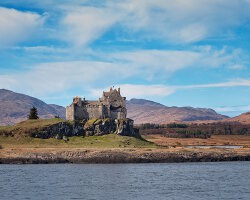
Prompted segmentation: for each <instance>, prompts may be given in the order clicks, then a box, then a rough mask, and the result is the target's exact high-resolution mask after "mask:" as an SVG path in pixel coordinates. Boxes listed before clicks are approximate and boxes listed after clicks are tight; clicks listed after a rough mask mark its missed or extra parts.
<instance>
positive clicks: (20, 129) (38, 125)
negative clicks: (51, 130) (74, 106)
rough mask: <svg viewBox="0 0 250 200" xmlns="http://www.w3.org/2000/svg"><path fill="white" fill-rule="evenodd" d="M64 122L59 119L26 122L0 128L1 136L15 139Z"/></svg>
mask: <svg viewBox="0 0 250 200" xmlns="http://www.w3.org/2000/svg"><path fill="white" fill-rule="evenodd" d="M63 121H65V120H64V119H59V118H53V119H38V120H26V121H23V122H20V123H18V124H16V125H13V126H0V135H7V136H8V135H10V136H15V137H18V136H25V135H27V133H29V132H31V131H32V130H41V129H43V128H44V127H48V126H51V125H53V124H57V123H59V122H63Z"/></svg>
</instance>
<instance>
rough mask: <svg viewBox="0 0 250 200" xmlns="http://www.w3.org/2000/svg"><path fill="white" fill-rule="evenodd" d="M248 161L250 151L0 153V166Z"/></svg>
mask: <svg viewBox="0 0 250 200" xmlns="http://www.w3.org/2000/svg"><path fill="white" fill-rule="evenodd" d="M218 161H250V148H241V149H237V150H230V149H206V150H202V149H187V148H182V147H180V148H174V149H172V148H169V149H168V148H163V149H143V148H142V149H138V148H120V149H119V148H116V149H91V148H89V149H82V148H80V149H67V148H63V149H58V148H50V149H39V148H37V149H36V148H22V149H18V148H17V149H1V150H0V164H55V163H74V164H84V163H86V164H90V163H91V164H94V163H99V164H101V163H103V164H111V163H178V162H218Z"/></svg>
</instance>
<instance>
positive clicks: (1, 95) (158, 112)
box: [0, 89, 229, 125]
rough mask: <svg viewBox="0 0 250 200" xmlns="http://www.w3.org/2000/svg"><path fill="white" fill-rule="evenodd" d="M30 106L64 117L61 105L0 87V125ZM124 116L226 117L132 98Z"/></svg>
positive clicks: (143, 119)
mask: <svg viewBox="0 0 250 200" xmlns="http://www.w3.org/2000/svg"><path fill="white" fill-rule="evenodd" d="M32 106H35V107H37V109H38V114H39V117H40V118H53V117H54V116H60V117H62V118H65V108H64V107H62V106H59V105H56V104H46V103H45V102H43V101H42V100H40V99H37V98H35V97H31V96H28V95H25V94H21V93H16V92H13V91H10V90H6V89H0V125H8V124H15V123H18V122H20V121H23V120H26V119H27V115H28V114H29V110H30V108H31V107H32ZM127 110H128V118H131V119H133V120H134V121H135V124H141V123H159V124H164V123H170V122H195V121H208V120H215V121H219V120H227V119H229V117H228V116H225V115H221V114H218V113H216V112H215V111H214V110H213V109H210V108H193V107H176V106H173V107H168V106H165V105H163V104H160V103H157V102H154V101H150V100H146V99H136V98H133V99H131V100H129V101H127Z"/></svg>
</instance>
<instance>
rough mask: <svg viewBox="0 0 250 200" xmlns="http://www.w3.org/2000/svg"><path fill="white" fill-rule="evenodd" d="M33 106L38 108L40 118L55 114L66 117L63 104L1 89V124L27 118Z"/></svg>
mask: <svg viewBox="0 0 250 200" xmlns="http://www.w3.org/2000/svg"><path fill="white" fill-rule="evenodd" d="M33 106H35V107H36V108H37V109H38V114H39V117H40V118H52V117H54V116H55V115H56V116H60V117H62V118H65V108H64V107H62V106H58V105H49V104H46V103H45V102H43V101H42V100H40V99H37V98H34V97H31V96H28V95H25V94H21V93H16V92H13V91H10V90H6V89H0V125H10V124H15V123H18V122H20V121H23V120H26V119H27V116H28V114H29V111H30V108H31V107H33Z"/></svg>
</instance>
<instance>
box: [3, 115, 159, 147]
mask: <svg viewBox="0 0 250 200" xmlns="http://www.w3.org/2000/svg"><path fill="white" fill-rule="evenodd" d="M62 121H64V120H63V119H39V120H27V121H24V122H21V123H19V124H16V125H15V126H4V127H0V145H1V146H2V147H3V148H15V147H24V148H26V147H28V148H39V147H43V148H44V147H46V148H47V147H69V148H71V147H72V148H85V147H86V148H89V147H93V148H119V147H121V148H123V147H129V148H134V147H136V148H143V147H145V148H148V147H156V145H154V144H153V143H151V142H148V141H146V140H142V139H137V138H134V137H126V136H118V135H115V134H109V135H104V136H90V137H84V138H83V137H70V138H69V141H68V142H64V141H63V140H57V139H54V138H50V139H38V138H30V137H25V135H27V134H24V133H27V132H29V130H34V129H36V130H38V129H41V128H43V127H46V126H50V125H53V124H56V123H58V122H62ZM2 131H7V132H11V131H14V132H15V133H16V134H15V137H3V136H1V132H2Z"/></svg>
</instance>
